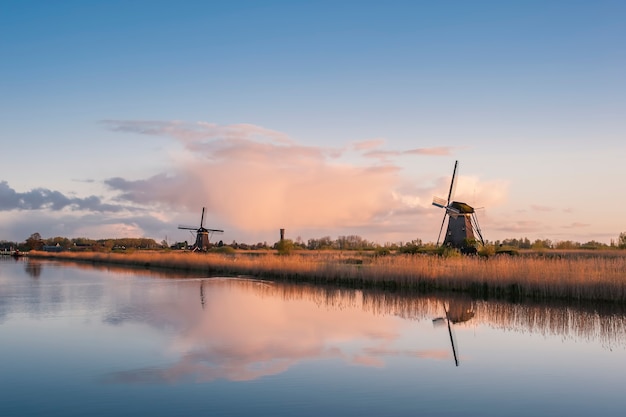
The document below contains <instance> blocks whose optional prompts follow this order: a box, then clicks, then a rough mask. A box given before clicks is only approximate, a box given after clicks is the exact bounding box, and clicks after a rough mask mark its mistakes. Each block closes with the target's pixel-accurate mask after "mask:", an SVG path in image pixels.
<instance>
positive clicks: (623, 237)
mask: <svg viewBox="0 0 626 417" xmlns="http://www.w3.org/2000/svg"><path fill="white" fill-rule="evenodd" d="M617 247H618V248H620V249H626V232H622V233H620V234H619V240H618V243H617Z"/></svg>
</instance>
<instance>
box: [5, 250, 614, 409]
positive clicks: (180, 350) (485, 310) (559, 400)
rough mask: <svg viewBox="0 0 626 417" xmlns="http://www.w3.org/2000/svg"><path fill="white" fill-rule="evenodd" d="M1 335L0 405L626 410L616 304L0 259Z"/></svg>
mask: <svg viewBox="0 0 626 417" xmlns="http://www.w3.org/2000/svg"><path fill="white" fill-rule="evenodd" d="M446 311H447V312H448V315H447V317H449V318H451V321H447V320H446V319H445V317H446ZM448 324H450V328H448ZM0 341H1V343H0V370H1V373H0V416H3V417H9V416H39V415H41V416H44V415H45V416H85V415H90V416H127V415H128V416H130V415H133V416H137V415H150V416H195V415H213V416H250V415H258V416H264V415H272V416H281V415H282V416H293V415H298V416H320V415H337V416H350V415H354V416H357V415H358V416H383V415H385V416H409V415H442V416H467V415H481V416H528V415H533V416H558V415H567V416H588V415H592V414H593V415H603V416H611V415H615V416H617V415H623V410H624V408H625V407H626V396H625V395H624V383H625V382H626V372H625V371H626V347H625V346H626V343H625V341H626V317H625V315H624V312H623V310H622V309H618V308H617V307H610V308H609V307H603V308H602V309H597V308H591V307H580V306H578V307H573V306H563V305H562V306H558V305H552V306H547V305H541V304H536V305H531V304H517V305H514V304H508V303H505V302H485V301H472V300H470V299H468V298H463V297H459V296H457V297H445V298H442V299H438V298H435V297H433V296H424V295H422V296H415V295H412V296H405V295H399V294H389V293H387V294H385V293H380V292H363V291H352V290H338V289H329V288H319V287H313V286H307V285H286V284H280V283H270V282H263V281H255V280H246V279H225V278H202V277H198V276H181V275H171V274H170V275H169V276H168V275H166V274H164V273H160V274H159V273H156V272H151V271H147V270H129V269H121V268H112V267H111V268H102V267H101V268H95V267H92V266H86V265H83V266H79V265H76V264H63V263H53V262H41V261H28V260H26V259H21V260H18V261H15V260H13V259H12V258H6V257H5V258H0ZM455 356H456V357H457V360H456V361H455ZM457 362H458V365H457Z"/></svg>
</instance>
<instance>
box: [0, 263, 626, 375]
mask: <svg viewBox="0 0 626 417" xmlns="http://www.w3.org/2000/svg"><path fill="white" fill-rule="evenodd" d="M23 265H24V271H25V273H26V275H27V276H28V277H31V278H33V279H31V280H28V281H24V280H22V281H16V282H14V283H11V285H6V283H4V284H5V285H3V287H2V293H0V323H1V320H6V319H7V317H9V318H10V317H11V315H15V314H16V313H26V314H28V315H31V316H33V317H37V318H39V317H41V316H44V315H50V314H52V313H55V314H57V315H65V316H68V315H71V314H69V313H68V311H69V312H72V311H80V312H81V314H83V315H87V314H89V315H96V316H97V317H98V318H99V319H100V321H101V323H102V324H103V325H105V326H107V327H109V328H110V327H117V328H124V327H125V326H132V325H142V326H146V327H147V328H150V329H155V330H156V331H158V332H159V334H161V335H165V336H164V337H165V338H166V342H165V345H166V347H165V353H164V354H165V356H166V357H167V360H166V361H165V363H166V364H165V365H147V366H141V367H135V368H132V367H131V369H128V368H124V369H122V370H119V371H116V372H111V373H108V374H107V375H106V376H105V377H104V378H103V380H104V381H106V382H109V383H161V382H168V383H176V382H181V381H202V382H205V381H214V380H218V379H224V380H231V381H244V380H245V381H249V380H254V379H257V378H260V377H263V376H269V375H277V374H280V373H282V372H285V371H286V370H288V369H290V368H292V367H294V366H295V365H297V364H300V363H303V362H305V361H308V362H313V361H318V360H321V359H324V360H338V361H341V362H344V363H346V364H349V365H358V366H368V367H385V366H386V364H387V363H388V362H389V361H391V360H393V359H394V358H412V359H422V360H438V361H445V362H447V363H449V364H450V363H454V364H456V365H457V366H458V365H459V364H460V363H461V364H462V363H464V362H463V361H462V360H461V359H463V358H464V357H463V356H462V355H459V343H458V342H459V340H457V338H456V332H457V331H459V330H460V331H463V330H464V329H471V328H476V327H478V326H485V327H488V328H493V329H504V330H507V331H513V332H519V333H537V334H541V335H557V336H559V337H561V338H562V339H564V340H566V339H570V340H588V341H594V342H596V343H600V344H601V345H602V346H604V347H605V348H607V349H613V348H615V347H618V346H619V347H623V346H625V345H626V343H625V342H626V340H625V339H626V318H625V317H626V316H625V312H624V307H623V306H618V305H604V306H601V307H599V306H592V305H573V304H564V303H563V304H555V303H552V304H550V305H546V304H540V303H526V304H511V303H507V302H503V301H485V300H473V299H471V298H469V297H467V296H462V295H458V294H455V295H438V296H435V295H432V294H428V295H424V294H415V293H392V292H381V291H370V290H351V289H345V288H335V287H319V286H312V285H301V284H287V283H272V282H268V281H260V280H253V279H245V278H239V279H236V278H198V277H193V278H190V277H189V275H188V274H186V273H171V272H167V271H154V270H148V269H143V268H123V267H120V266H102V265H99V266H98V265H97V266H92V265H90V264H74V263H71V264H70V263H68V264H63V263H41V262H39V261H36V260H32V261H28V262H27V263H25V264H23ZM103 273H104V275H102V274H103ZM154 278H158V279H154ZM170 278H172V279H170ZM72 309H74V310H72ZM433 323H434V324H437V323H442V324H443V325H444V326H443V327H436V326H433ZM446 333H447V334H446ZM463 335H465V334H463ZM460 342H461V347H462V345H463V342H464V341H463V340H460ZM161 363H162V362H161Z"/></svg>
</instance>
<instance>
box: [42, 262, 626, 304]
mask: <svg viewBox="0 0 626 417" xmlns="http://www.w3.org/2000/svg"><path fill="white" fill-rule="evenodd" d="M30 256H31V257H45V258H54V259H66V260H76V261H90V262H97V263H108V264H120V265H127V266H140V267H151V268H168V269H175V270H182V271H194V272H197V273H199V274H203V275H207V276H210V275H220V274H222V275H248V276H255V277H264V278H271V279H276V280H290V281H308V282H313V283H333V284H341V285H346V286H350V287H357V288H368V287H369V288H384V289H394V290H446V291H459V292H468V293H471V294H474V295H477V296H481V297H499V298H508V299H514V300H516V299H523V298H531V299H543V298H558V299H567V300H596V301H616V302H625V301H626V255H624V256H602V255H598V256H584V257H582V256H580V257H579V256H556V257H547V256H517V257H510V256H494V257H490V258H482V257H455V258H445V257H439V256H432V255H403V254H396V255H392V256H380V257H377V256H358V257H357V256H355V255H354V254H344V253H340V252H318V253H306V254H293V255H290V256H278V255H275V254H274V253H272V252H267V253H264V254H260V255H259V254H257V255H254V256H252V255H250V254H246V253H239V252H238V253H235V254H215V253H208V254H195V253H173V252H135V253H130V254H123V253H97V252H93V253H66V252H62V253H46V252H31V253H30Z"/></svg>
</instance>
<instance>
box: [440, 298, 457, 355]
mask: <svg viewBox="0 0 626 417" xmlns="http://www.w3.org/2000/svg"><path fill="white" fill-rule="evenodd" d="M443 311H445V312H446V318H447V320H446V321H447V322H448V334H449V335H450V344H451V345H452V355H453V356H454V364H455V365H456V366H459V358H458V357H457V355H456V347H455V345H454V337H453V336H452V326H451V325H450V317H449V316H448V310H446V305H445V304H444V305H443Z"/></svg>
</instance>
